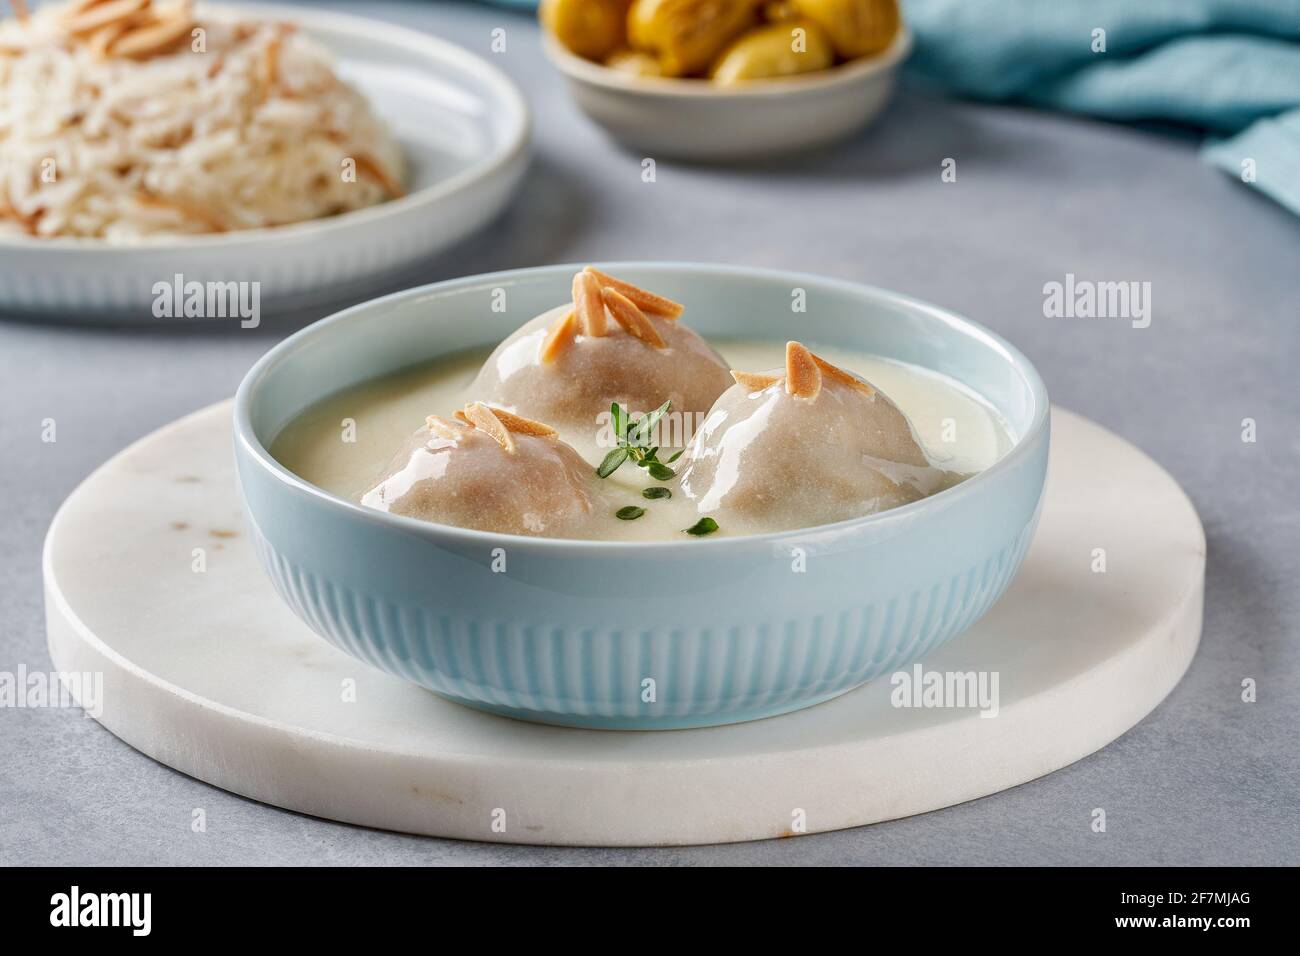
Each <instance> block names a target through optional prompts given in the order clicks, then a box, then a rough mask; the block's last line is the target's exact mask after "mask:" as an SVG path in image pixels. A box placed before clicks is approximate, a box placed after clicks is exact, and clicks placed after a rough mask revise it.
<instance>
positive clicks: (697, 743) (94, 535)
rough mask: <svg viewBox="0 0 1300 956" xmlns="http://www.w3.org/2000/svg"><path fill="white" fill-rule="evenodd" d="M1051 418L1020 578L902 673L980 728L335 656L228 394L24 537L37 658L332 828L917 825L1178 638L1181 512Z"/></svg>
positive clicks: (893, 714)
mask: <svg viewBox="0 0 1300 956" xmlns="http://www.w3.org/2000/svg"><path fill="white" fill-rule="evenodd" d="M1052 428H1053V435H1052V441H1053V447H1052V457H1051V463H1050V467H1049V474H1048V482H1047V493H1046V499H1045V502H1044V507H1043V515H1042V522H1041V525H1040V527H1039V530H1038V534H1037V537H1036V538H1035V540H1034V543H1033V545H1032V547H1031V548H1030V551H1029V555H1028V557H1027V558H1026V560H1025V563H1024V566H1023V568H1022V569H1021V571H1020V573H1019V575H1018V577H1017V578H1016V580H1015V581H1014V582H1013V583H1012V585H1011V587H1010V589H1009V590H1008V591H1007V593H1006V594H1005V595H1004V596H1003V598H1002V600H1001V601H999V602H998V604H997V605H996V606H995V607H994V608H993V609H992V611H990V612H989V614H988V615H987V616H986V617H985V618H984V619H983V620H981V621H980V622H979V623H977V624H976V625H975V626H974V627H973V628H971V629H970V630H969V631H967V632H966V633H965V634H963V635H961V636H959V637H958V638H957V639H955V640H954V641H952V642H951V643H950V644H948V645H947V646H945V647H943V648H941V649H940V650H939V651H938V652H937V653H935V654H934V655H932V656H931V657H930V658H929V659H927V660H925V661H924V662H923V665H924V668H925V670H926V671H939V672H964V671H975V672H985V673H986V674H989V675H991V674H994V673H996V675H997V679H998V697H999V709H998V712H997V715H996V716H994V717H991V718H985V717H981V716H980V713H979V711H978V710H977V709H974V708H962V709H959V708H938V709H936V708H903V707H895V706H893V704H892V703H891V692H892V691H893V690H894V688H893V687H891V683H890V681H889V680H886V679H881V680H878V681H876V682H874V683H872V684H868V685H866V686H864V687H861V688H858V689H857V690H856V691H853V692H851V693H849V694H846V695H844V696H842V697H839V698H837V699H835V700H833V701H830V702H828V703H824V704H821V705H819V706H816V707H812V708H809V709H807V710H803V711H800V712H798V713H794V714H788V715H785V716H782V717H774V718H770V719H767V720H760V721H754V722H752V723H747V724H736V725H732V726H727V727H718V728H710V729H702V730H681V731H660V732H627V731H598V730H572V729H565V728H557V727H546V726H542V725H537V724H529V723H523V722H520V721H515V720H511V719H509V718H505V717H496V716H492V715H490V714H486V713H483V712H480V711H475V710H470V709H468V708H465V707H461V706H459V705H457V704H453V703H450V702H448V701H444V700H442V699H440V698H438V697H436V696H434V695H433V694H431V693H429V692H427V691H425V690H422V689H421V688H419V687H416V686H414V685H411V684H407V683H405V682H403V681H402V680H400V679H398V678H396V677H392V676H389V675H388V674H385V673H381V672H379V671H377V670H373V669H371V668H369V667H368V666H366V665H364V664H362V663H360V662H358V661H356V660H354V659H352V658H351V657H348V656H347V655H345V654H344V653H343V652H342V651H339V650H337V649H335V648H334V647H333V646H331V645H329V644H327V643H326V642H325V641H324V640H322V639H320V638H318V637H316V636H315V635H314V634H313V633H312V632H311V631H309V630H308V629H307V627H306V626H305V625H304V624H302V623H301V622H299V621H298V619H297V618H295V617H294V616H293V614H292V613H291V612H290V611H289V610H288V608H286V607H284V606H283V605H282V604H281V603H280V601H279V599H278V598H277V597H276V595H275V593H274V592H273V591H272V589H271V585H270V583H269V581H268V580H267V579H266V577H265V576H264V575H263V573H262V569H261V567H260V566H259V565H258V562H257V559H256V557H255V556H254V553H253V547H252V542H251V541H250V540H249V538H248V535H247V534H246V533H245V526H244V521H243V517H242V515H241V512H240V507H239V503H238V500H237V498H236V493H235V486H234V475H233V468H232V455H231V435H230V404H229V403H228V402H226V403H222V404H219V405H214V406H212V407H210V408H206V409H204V410H202V411H199V412H196V413H195V414H193V415H190V416H188V417H186V418H183V419H181V420H179V421H177V422H174V423H172V424H171V425H168V426H167V427H165V428H163V429H161V430H160V431H157V432H155V433H154V434H152V435H149V436H148V437H146V438H144V439H143V440H141V441H140V442H137V443H136V444H135V445H133V446H131V447H130V448H128V449H127V450H126V451H124V452H122V453H121V454H120V455H118V456H117V457H116V458H114V459H113V460H111V461H110V462H108V463H107V464H106V465H104V466H103V467H102V468H100V469H99V470H98V471H97V472H95V473H94V474H93V475H92V476H91V477H90V478H89V479H87V480H86V481H85V482H84V483H83V484H82V485H81V486H80V487H79V488H78V489H77V490H76V491H75V492H73V494H72V495H71V497H69V498H68V500H67V502H66V503H65V504H64V505H63V507H62V509H61V510H60V511H59V513H58V515H57V516H56V517H55V519H54V522H53V524H52V526H51V528H50V532H49V535H48V537H47V539H46V543H45V556H44V562H45V563H44V571H45V592H46V595H45V596H46V616H47V626H48V632H49V645H50V654H51V656H52V658H53V660H54V665H55V667H56V668H57V669H59V670H60V671H65V672H74V671H75V672H82V673H84V672H102V674H103V695H102V712H101V713H100V715H99V719H100V720H101V722H102V723H103V724H104V725H105V726H106V727H107V728H108V729H109V730H111V731H112V732H113V733H114V734H116V735H117V736H119V737H121V738H122V739H123V740H125V741H126V742H127V743H129V744H131V745H132V746H133V747H136V748H137V749H139V750H141V751H143V752H144V753H146V754H148V755H150V756H151V757H154V758H155V759H157V760H160V761H162V762H163V763H165V764H168V765H169V766H172V767H175V768H176V769H178V770H181V771H183V772H185V773H187V774H191V775H192V776H195V777H198V778H199V779H201V780H206V781H208V782H210V783H213V784H215V785H217V786H219V787H222V788H224V789H227V790H231V791H233V792H235V793H239V794H243V795H245V796H249V797H253V798H255V799H258V800H262V801H265V802H267V803H271V804H275V805H277V806H281V807H287V808H289V809H292V810H297V811H301V812H304V813H310V814H315V815H317V816H321V817H328V818H331V819H335V820H342V821H346V822H349V823H357V824H363V825H367V826H375V827H384V828H387V829H393V830H404V831H409V832H412V833H425V834H433V835H437V836H446V837H460V838H465V839H473V840H497V841H503V842H513V843H549V844H577V845H608V846H635V845H664V844H691V843H715V842H725V841H733V840H755V839H762V838H766V837H776V836H785V835H791V834H793V833H799V832H810V833H811V832H817V831H821V830H833V829H839V828H842V827H851V826H857V825H860V824H866V823H873V822H876V821H880V820H888V819H893V818H897V817H903V816H908V815H910V814H914V813H922V812H925V811H928V810H934V809H937V808H939V807H945V806H950V805H952V804H955V803H960V802H962V801H964V800H970V799H973V798H975V797H980V796H984V795H986V794H990V793H994V792H996V791H998V790H1003V789H1005V788H1007V787H1012V786H1015V785H1016V784H1020V783H1023V782H1025V781H1027V780H1032V779H1034V778H1035V777H1039V776H1041V775H1043V774H1046V773H1050V772H1051V771H1053V770H1056V769H1058V768H1060V767H1063V766H1065V765H1067V764H1069V763H1071V762H1073V761H1075V760H1078V759H1080V758H1081V757H1084V756H1086V755H1087V754H1089V753H1092V752H1093V751H1095V750H1097V749H1099V748H1100V747H1103V746H1105V745H1106V744H1107V743H1109V742H1110V741H1112V740H1114V739H1115V738H1116V737H1118V736H1119V735H1120V734H1122V733H1124V731H1126V730H1128V729H1129V728H1130V727H1132V726H1133V725H1134V724H1136V723H1137V722H1138V721H1139V720H1141V719H1142V718H1143V717H1144V716H1145V715H1146V714H1147V713H1149V712H1150V711H1151V710H1152V708H1154V707H1155V706H1156V705H1157V704H1158V703H1159V702H1160V701H1161V700H1162V699H1163V698H1164V696H1165V695H1166V694H1168V693H1169V691H1170V690H1171V689H1172V688H1173V686H1174V685H1175V684H1176V683H1177V682H1178V680H1179V678H1180V677H1181V676H1182V674H1183V672H1184V671H1185V670H1186V668H1187V666H1188V664H1189V663H1190V661H1191V658H1192V655H1193V654H1194V653H1195V650H1196V645H1197V641H1198V640H1199V637H1200V631H1201V608H1202V599H1203V590H1204V576H1205V537H1204V533H1203V531H1202V529H1201V524H1200V521H1199V520H1198V518H1197V516H1196V512H1195V511H1194V509H1193V508H1192V505H1191V503H1190V502H1189V501H1188V499H1187V497H1186V496H1185V495H1184V494H1183V492H1182V491H1181V490H1180V489H1179V487H1178V486H1177V485H1176V484H1175V483H1174V481H1173V480H1172V479H1171V478H1170V477H1169V475H1168V474H1166V473H1165V472H1164V471H1163V470H1162V469H1161V468H1160V467H1159V466H1157V465H1156V464H1155V463H1154V462H1152V461H1151V460H1150V459H1149V458H1147V457H1146V456H1145V455H1143V454H1142V453H1141V452H1140V451H1138V450H1137V449H1136V448H1134V447H1133V446H1132V445H1129V444H1128V443H1127V442H1125V441H1123V440H1121V439H1120V438H1117V437H1116V436H1114V435H1112V434H1110V433H1109V432H1107V431H1105V430H1103V429H1102V428H1100V427H1099V426H1097V425H1095V424H1093V423H1091V422H1089V421H1087V420H1086V419H1083V418H1080V417H1078V416H1076V415H1073V414H1071V413H1069V412H1065V411H1062V410H1060V409H1057V410H1055V412H1054V414H1053V421H1052ZM196 549H202V551H201V552H198V551H196ZM1095 549H1104V552H1105V564H1106V570H1105V571H1104V573H1099V572H1097V571H1095V570H1094V567H1095V566H1096V562H1097V561H1098V557H1097V555H1098V552H1096V551H1095ZM197 568H201V569H197ZM908 672H909V673H910V672H911V668H909V669H908Z"/></svg>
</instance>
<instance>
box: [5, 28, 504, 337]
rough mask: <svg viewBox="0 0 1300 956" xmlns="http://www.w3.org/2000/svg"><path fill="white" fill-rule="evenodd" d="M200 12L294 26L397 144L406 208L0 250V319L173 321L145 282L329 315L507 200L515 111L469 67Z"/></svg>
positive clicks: (467, 62) (370, 33)
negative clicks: (230, 287)
mask: <svg viewBox="0 0 1300 956" xmlns="http://www.w3.org/2000/svg"><path fill="white" fill-rule="evenodd" d="M214 9H222V10H227V9H228V10H231V11H237V12H238V13H239V14H241V15H243V16H247V17H250V18H258V19H276V20H288V21H293V22H296V23H298V24H299V26H300V28H301V29H302V31H303V32H304V33H305V34H307V35H308V36H310V37H311V38H312V39H313V40H315V41H317V42H318V43H320V44H321V45H323V46H324V47H326V48H327V49H328V50H330V51H331V53H333V55H334V57H335V60H336V67H337V69H338V72H339V74H340V75H341V76H342V78H343V79H345V80H346V81H348V82H350V83H352V84H353V85H355V86H356V87H358V88H359V89H360V90H361V91H362V93H364V94H365V95H366V97H367V98H368V99H369V100H370V103H371V105H372V106H373V107H374V108H375V110H376V111H377V112H378V113H379V114H380V115H381V116H382V117H383V118H384V119H385V120H386V121H387V122H388V123H389V125H390V127H391V128H392V130H393V132H394V135H396V137H397V139H398V141H399V142H400V143H401V145H402V149H403V153H404V155H405V158H406V161H407V167H408V170H407V189H408V192H407V195H406V196H404V197H403V198H401V199H397V200H393V201H391V202H386V203H382V204H380V205H378V206H372V207H370V208H367V209H361V210H357V211H355V212H350V213H345V214H343V215H340V216H333V217H330V218H327V219H317V220H311V221H308V222H302V223H296V224H294V225H289V226H279V227H276V228H271V229H248V230H241V231H238V232H229V233H222V234H218V235H206V236H183V237H171V238H158V239H151V240H149V241H147V242H144V243H141V244H135V245H128V246H123V245H111V244H109V243H107V242H105V241H104V240H102V239H81V238H52V239H38V238H34V237H28V236H19V237H7V236H6V237H0V310H4V311H5V312H9V313H21V314H27V315H35V316H39V317H40V318H41V319H42V320H44V321H60V320H67V321H78V322H81V321H87V320H90V321H97V320H104V321H122V320H126V321H167V322H177V321H183V320H181V319H157V318H155V317H154V314H153V303H154V300H155V297H156V296H155V293H154V291H153V289H154V285H155V283H158V282H172V281H173V280H174V276H175V275H177V274H181V275H183V276H184V278H185V281H187V282H188V281H198V282H203V283H207V282H229V281H236V282H249V283H253V282H256V283H259V284H260V285H259V287H258V288H259V292H260V304H261V310H262V312H263V313H269V312H272V311H277V310H280V309H283V308H287V307H295V308H297V307H303V306H309V305H319V304H322V303H329V302H335V301H338V300H341V299H343V298H347V297H352V296H357V295H360V294H363V293H365V292H367V291H369V290H371V289H372V288H374V287H376V286H379V285H381V284H383V283H385V282H386V281H388V280H390V279H391V278H392V277H393V276H395V275H398V274H401V273H402V272H403V271H409V270H410V269H411V268H412V267H413V266H414V264H416V263H418V262H420V261H422V260H425V259H428V258H430V257H431V256H433V255H434V254H436V253H438V252H440V251H442V250H444V249H446V248H448V247H450V246H451V245H453V244H454V243H455V242H457V241H459V240H460V239H462V238H464V237H465V236H466V235H468V234H469V233H471V232H473V231H474V230H475V229H478V228H479V227H480V226H482V225H484V224H485V223H487V222H488V221H490V220H491V219H492V218H493V217H494V216H496V215H497V213H499V212H500V211H501V209H502V208H503V207H504V206H505V204H506V203H507V201H508V200H509V199H510V197H511V196H512V195H513V194H514V191H515V189H516V187H517V186H518V185H519V182H520V179H521V178H522V176H523V173H524V169H525V168H526V166H527V163H528V155H527V143H528V130H529V118H528V108H527V106H526V105H525V104H524V100H523V97H522V96H521V95H520V93H519V90H518V89H517V88H516V87H515V85H514V83H512V82H511V81H510V80H509V79H508V78H507V77H506V76H505V74H503V73H502V72H501V71H499V70H498V69H497V68H496V67H494V66H492V65H490V64H488V63H487V62H486V61H484V60H483V59H481V58H480V57H477V56H475V55H473V54H471V53H468V52H467V51H465V50H463V49H461V48H460V47H458V46H455V45H453V44H451V43H448V42H446V41H444V40H439V39H437V38H435V37H432V36H428V35H427V34H423V33H419V32H417V31H415V30H408V29H405V28H403V27H397V26H391V25H388V24H385V23H379V22H375V21H373V20H368V19H364V18H362V17H354V16H348V15H345V14H337V13H323V12H319V11H315V10H304V9H301V8H294V7H281V6H274V5H270V4H258V5H257V6H255V7H253V6H238V5H230V6H229V7H227V6H226V5H224V4H223V5H221V6H220V7H214ZM191 321H192V320H191ZM223 321H233V320H231V319H225V320H223Z"/></svg>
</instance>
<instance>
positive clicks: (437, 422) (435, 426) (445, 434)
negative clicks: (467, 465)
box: [424, 415, 461, 441]
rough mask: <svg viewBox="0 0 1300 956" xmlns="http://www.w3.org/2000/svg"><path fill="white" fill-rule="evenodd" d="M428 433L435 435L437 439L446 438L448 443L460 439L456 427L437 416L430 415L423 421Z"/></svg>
mask: <svg viewBox="0 0 1300 956" xmlns="http://www.w3.org/2000/svg"><path fill="white" fill-rule="evenodd" d="M424 424H425V425H426V426H427V427H428V429H429V431H430V433H432V434H434V435H437V436H438V437H439V438H446V439H447V440H448V441H456V440H457V439H458V438H460V433H461V429H459V428H457V427H456V424H455V423H454V422H449V421H447V419H445V418H440V417H438V416H437V415H430V416H429V417H428V418H426V419H425V420H424Z"/></svg>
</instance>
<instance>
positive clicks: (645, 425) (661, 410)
mask: <svg viewBox="0 0 1300 956" xmlns="http://www.w3.org/2000/svg"><path fill="white" fill-rule="evenodd" d="M672 404H673V403H672V399H669V400H668V401H666V402H664V403H663V404H662V405H660V406H659V407H658V408H656V409H655V410H654V411H653V412H651V413H650V414H649V415H644V416H642V418H641V423H640V424H639V425H638V426H637V429H636V444H638V445H644V444H645V443H646V442H648V441H649V440H650V439H651V438H652V437H653V436H654V432H655V428H656V427H657V426H658V425H659V419H661V418H663V417H664V414H665V413H666V412H667V411H668V409H669V408H671V407H672ZM655 450H656V451H658V449H655Z"/></svg>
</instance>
